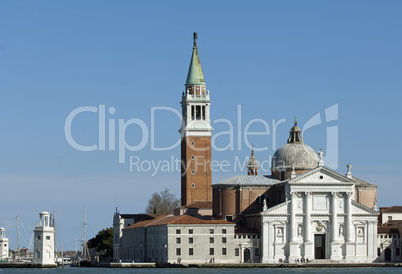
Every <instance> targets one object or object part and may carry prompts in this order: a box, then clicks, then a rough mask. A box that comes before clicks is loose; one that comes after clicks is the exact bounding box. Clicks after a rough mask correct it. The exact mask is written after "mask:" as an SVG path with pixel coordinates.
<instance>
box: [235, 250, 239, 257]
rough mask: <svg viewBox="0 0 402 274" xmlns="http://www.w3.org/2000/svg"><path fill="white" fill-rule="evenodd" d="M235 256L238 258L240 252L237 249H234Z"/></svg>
mask: <svg viewBox="0 0 402 274" xmlns="http://www.w3.org/2000/svg"><path fill="white" fill-rule="evenodd" d="M235 256H240V251H239V249H238V248H235Z"/></svg>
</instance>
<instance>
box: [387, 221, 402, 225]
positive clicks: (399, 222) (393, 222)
mask: <svg viewBox="0 0 402 274" xmlns="http://www.w3.org/2000/svg"><path fill="white" fill-rule="evenodd" d="M387 225H402V220H391V221H388V222H387Z"/></svg>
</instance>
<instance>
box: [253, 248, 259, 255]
mask: <svg viewBox="0 0 402 274" xmlns="http://www.w3.org/2000/svg"><path fill="white" fill-rule="evenodd" d="M254 255H255V256H256V257H260V249H259V248H258V247H256V248H254Z"/></svg>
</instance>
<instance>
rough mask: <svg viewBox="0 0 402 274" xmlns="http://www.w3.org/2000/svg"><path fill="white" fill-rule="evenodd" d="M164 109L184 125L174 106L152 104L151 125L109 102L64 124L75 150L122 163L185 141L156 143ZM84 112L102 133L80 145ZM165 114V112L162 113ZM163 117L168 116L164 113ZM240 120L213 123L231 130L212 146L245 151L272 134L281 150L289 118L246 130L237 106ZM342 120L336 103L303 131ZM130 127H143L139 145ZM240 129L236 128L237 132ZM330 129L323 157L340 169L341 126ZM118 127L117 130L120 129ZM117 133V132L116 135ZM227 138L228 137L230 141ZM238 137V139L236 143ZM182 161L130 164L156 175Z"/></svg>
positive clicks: (263, 166) (226, 167)
mask: <svg viewBox="0 0 402 274" xmlns="http://www.w3.org/2000/svg"><path fill="white" fill-rule="evenodd" d="M163 111H165V112H166V111H167V112H170V113H173V114H175V115H177V117H178V119H179V121H180V123H178V124H181V119H182V115H181V113H180V112H179V111H177V110H176V109H174V108H171V107H164V106H159V107H152V108H151V111H150V117H151V121H150V125H149V126H148V125H147V123H146V122H144V121H143V120H141V119H139V118H131V119H128V120H125V119H122V118H119V119H116V118H114V117H113V115H115V113H116V108H115V107H113V106H111V107H108V108H106V105H99V106H98V107H94V106H82V107H78V108H76V109H74V110H73V111H71V112H70V113H69V115H68V116H67V118H66V120H65V123H64V134H65V138H66V141H67V143H68V144H69V145H70V146H71V147H72V148H74V149H76V150H78V151H82V152H89V151H116V150H117V151H118V162H119V163H120V164H125V163H126V160H127V155H126V154H127V152H128V151H130V152H138V151H141V150H143V149H145V148H146V147H147V146H148V145H149V144H150V150H151V151H159V152H160V151H169V150H172V149H175V148H176V147H178V146H179V145H180V143H181V137H178V140H177V141H176V142H175V143H174V144H171V145H169V146H165V147H157V146H156V144H155V143H156V136H155V131H156V130H155V124H156V117H157V113H158V112H160V114H162V112H163ZM83 113H93V114H95V115H97V116H98V117H97V118H98V136H97V143H96V144H92V145H83V144H80V143H79V142H78V141H77V140H76V139H77V138H74V135H73V132H72V127H73V123H74V121H76V120H78V119H80V115H81V114H83ZM162 115H163V114H162ZM163 117H166V115H164V116H163ZM236 118H237V119H236V122H235V123H233V122H232V121H231V120H228V119H226V118H219V119H216V120H214V121H212V124H218V123H220V124H226V125H224V126H225V127H226V126H227V128H228V129H229V130H226V131H220V132H216V131H214V132H213V133H214V134H213V135H212V138H211V146H212V149H213V150H214V151H227V150H231V151H233V150H238V151H241V149H242V143H244V144H245V145H246V147H247V148H249V149H250V150H251V148H252V145H251V144H250V141H249V138H250V137H252V136H267V137H268V136H271V137H272V150H273V151H275V150H276V149H277V138H276V135H277V132H278V127H279V125H280V124H283V123H285V122H286V119H285V118H282V119H279V120H275V119H272V121H271V122H272V123H271V126H270V125H269V123H268V122H267V121H266V120H264V119H260V118H258V119H251V120H250V121H248V122H247V123H246V124H245V126H244V129H243V128H242V124H243V123H242V108H241V105H238V106H237V117H236ZM337 120H338V104H334V105H332V106H330V107H328V108H326V109H325V110H324V114H322V113H321V112H318V113H317V114H315V115H313V116H312V117H311V118H309V119H308V120H307V122H306V123H305V124H304V125H303V126H302V134H303V135H304V134H305V133H306V132H307V131H308V130H309V129H311V128H313V127H316V126H319V125H324V126H325V124H327V123H329V122H332V124H333V121H337ZM253 124H260V125H262V126H263V128H264V130H263V131H257V132H256V131H250V127H251V126H252V125H253ZM130 127H137V129H139V130H140V135H141V136H140V141H139V142H138V143H137V144H130V143H129V142H127V140H126V131H127V129H128V128H130ZM235 128H236V131H235ZM325 129H326V132H325V135H326V148H324V151H325V152H326V153H325V156H324V158H323V160H324V161H325V165H326V166H328V167H330V168H332V169H337V168H338V125H332V126H325ZM116 130H117V131H116ZM116 132H117V135H116ZM223 136H226V139H227V140H228V142H227V144H226V145H224V146H218V145H217V139H218V138H222V137H223ZM226 139H225V140H226ZM235 139H236V140H237V142H235ZM254 150H255V151H268V150H269V149H268V146H264V147H254ZM248 159H249V157H248V156H246V157H244V159H241V158H240V157H238V156H235V157H234V159H233V161H229V160H223V161H220V162H218V161H216V160H212V161H211V163H207V164H208V165H210V166H211V169H212V171H213V172H215V171H223V172H228V171H235V172H236V171H238V170H239V171H244V170H245V169H246V168H247V167H246V163H247V161H248ZM270 161H271V160H264V161H262V162H260V163H259V166H260V170H261V171H268V170H269V168H270ZM183 164H184V163H182V161H181V159H179V158H177V157H175V156H174V155H171V157H170V158H169V159H165V160H159V161H155V160H151V159H140V157H138V156H136V155H129V167H130V172H134V171H135V172H151V174H152V176H154V175H156V174H157V173H158V172H175V171H180V170H181V166H182V165H183ZM200 166H207V165H205V164H203V165H202V164H200Z"/></svg>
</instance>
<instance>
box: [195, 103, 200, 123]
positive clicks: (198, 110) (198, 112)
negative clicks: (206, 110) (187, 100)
mask: <svg viewBox="0 0 402 274" xmlns="http://www.w3.org/2000/svg"><path fill="white" fill-rule="evenodd" d="M195 119H196V120H201V106H195Z"/></svg>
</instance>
